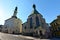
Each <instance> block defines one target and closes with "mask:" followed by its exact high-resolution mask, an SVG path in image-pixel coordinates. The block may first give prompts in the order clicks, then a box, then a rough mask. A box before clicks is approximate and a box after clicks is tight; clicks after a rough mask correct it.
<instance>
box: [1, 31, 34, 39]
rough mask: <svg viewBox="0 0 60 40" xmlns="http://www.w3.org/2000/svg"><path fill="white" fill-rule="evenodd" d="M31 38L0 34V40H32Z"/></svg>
mask: <svg viewBox="0 0 60 40" xmlns="http://www.w3.org/2000/svg"><path fill="white" fill-rule="evenodd" d="M34 39H35V38H33V37H28V36H22V35H13V34H6V33H1V32H0V40H34Z"/></svg>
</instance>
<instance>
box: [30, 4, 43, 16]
mask: <svg viewBox="0 0 60 40" xmlns="http://www.w3.org/2000/svg"><path fill="white" fill-rule="evenodd" d="M32 7H33V11H32V13H31V14H30V16H31V15H34V14H39V15H40V16H42V15H41V14H40V13H39V12H38V11H37V10H36V5H35V4H33V6H32Z"/></svg>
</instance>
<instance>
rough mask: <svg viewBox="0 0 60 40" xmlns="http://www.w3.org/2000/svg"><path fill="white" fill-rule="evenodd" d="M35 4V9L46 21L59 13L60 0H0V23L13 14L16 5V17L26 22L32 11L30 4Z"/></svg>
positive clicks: (49, 20) (48, 21)
mask: <svg viewBox="0 0 60 40" xmlns="http://www.w3.org/2000/svg"><path fill="white" fill-rule="evenodd" d="M33 4H35V5H36V9H37V11H38V12H39V13H40V14H42V15H43V18H45V20H46V22H47V23H50V22H52V21H53V20H54V19H56V18H57V16H58V15H60V0H0V24H4V22H5V20H6V19H8V18H10V17H11V16H12V15H13V12H14V9H15V7H16V6H17V7H18V13H17V17H18V18H20V19H21V20H22V22H23V23H24V22H26V21H27V18H28V16H29V15H30V14H31V13H32V10H33V8H32V5H33Z"/></svg>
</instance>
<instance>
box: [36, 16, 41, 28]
mask: <svg viewBox="0 0 60 40" xmlns="http://www.w3.org/2000/svg"><path fill="white" fill-rule="evenodd" d="M39 25H40V23H39V18H38V17H36V26H37V27H38V26H39Z"/></svg>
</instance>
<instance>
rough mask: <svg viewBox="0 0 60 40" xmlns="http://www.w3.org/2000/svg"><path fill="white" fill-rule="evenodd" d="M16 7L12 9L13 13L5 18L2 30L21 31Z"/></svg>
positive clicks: (8, 31)
mask: <svg viewBox="0 0 60 40" xmlns="http://www.w3.org/2000/svg"><path fill="white" fill-rule="evenodd" d="M17 9H18V8H17V7H16V8H15V10H14V14H13V16H12V17H11V18H9V19H7V20H5V23H4V27H3V29H2V31H3V32H7V33H22V21H21V20H20V19H19V18H17V16H16V15H17Z"/></svg>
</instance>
